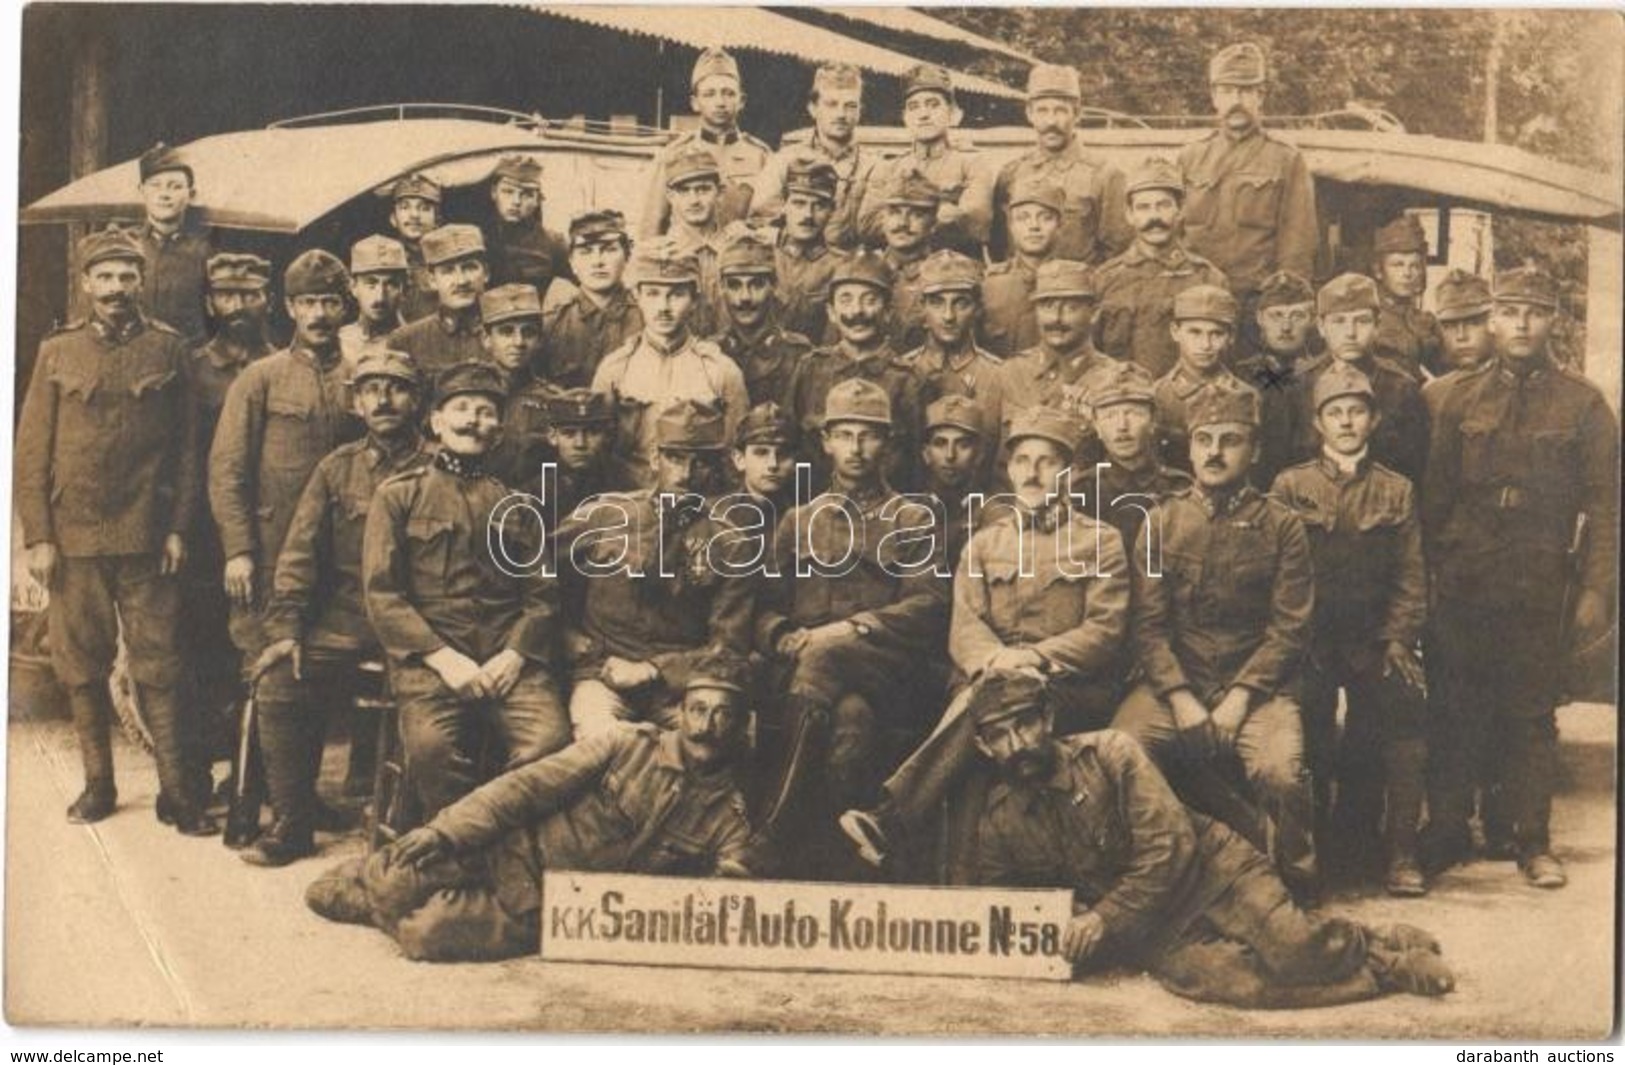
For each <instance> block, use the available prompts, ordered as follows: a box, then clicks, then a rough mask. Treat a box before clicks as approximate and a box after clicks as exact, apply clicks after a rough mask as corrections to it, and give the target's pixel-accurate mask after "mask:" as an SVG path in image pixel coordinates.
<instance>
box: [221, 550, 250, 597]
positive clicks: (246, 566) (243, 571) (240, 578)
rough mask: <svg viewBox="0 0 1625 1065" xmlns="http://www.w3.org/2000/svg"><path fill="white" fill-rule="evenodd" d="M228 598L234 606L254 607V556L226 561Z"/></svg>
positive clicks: (244, 556) (232, 558) (240, 556)
mask: <svg viewBox="0 0 1625 1065" xmlns="http://www.w3.org/2000/svg"><path fill="white" fill-rule="evenodd" d="M225 585H226V596H227V597H228V598H229V599H230V600H231V601H232V603H233V605H235V606H240V607H248V606H252V605H253V602H254V556H253V555H234V556H232V557H231V558H229V559H227V560H226V577H225Z"/></svg>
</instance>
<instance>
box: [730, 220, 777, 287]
mask: <svg viewBox="0 0 1625 1065" xmlns="http://www.w3.org/2000/svg"><path fill="white" fill-rule="evenodd" d="M717 272H718V273H719V274H720V275H721V276H723V277H730V276H731V277H760V276H763V275H769V276H771V275H773V274H776V273H778V265H777V262H776V261H775V258H774V255H773V245H771V244H769V243H768V242H767V241H765V240H763V239H762V238H760V237H758V236H757V235H756V234H754V233H752V232H751V231H750V230H748V229H746V230H744V231H742V232H739V233H735V234H734V235H733V239H731V240H729V241H728V243H727V244H725V245H723V248H722V254H721V255H719V256H717Z"/></svg>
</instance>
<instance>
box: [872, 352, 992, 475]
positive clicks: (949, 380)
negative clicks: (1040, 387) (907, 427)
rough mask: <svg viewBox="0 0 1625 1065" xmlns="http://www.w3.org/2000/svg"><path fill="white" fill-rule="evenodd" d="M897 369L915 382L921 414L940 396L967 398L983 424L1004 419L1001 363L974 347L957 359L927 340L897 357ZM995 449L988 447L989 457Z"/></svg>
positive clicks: (990, 423) (990, 424) (990, 354)
mask: <svg viewBox="0 0 1625 1065" xmlns="http://www.w3.org/2000/svg"><path fill="white" fill-rule="evenodd" d="M897 362H898V365H900V366H902V367H903V368H904V369H906V370H908V371H909V372H910V373H912V374H913V375H914V376H915V378H916V379H917V380H918V381H919V404H920V409H921V410H922V411H923V410H925V408H927V407H929V406H930V405H931V404H933V403H935V402H936V401H937V400H939V399H941V398H942V397H943V396H967V397H969V398H971V399H974V400H975V401H976V403H977V405H978V406H979V407H981V408H982V417H983V418H984V419H985V422H984V424H986V425H988V426H990V427H991V426H996V425H1000V424H1002V423H1003V419H1004V360H1003V359H1001V358H999V357H998V356H997V355H994V354H992V353H991V352H987V351H983V350H982V349H981V348H979V347H977V346H976V345H975V344H972V345H970V347H969V349H968V350H967V351H966V352H964V353H963V354H962V355H960V356H959V357H958V358H957V359H950V358H949V356H948V355H947V354H946V353H945V352H944V351H943V350H942V349H941V347H939V346H938V344H937V342H936V341H935V340H934V339H932V338H930V337H927V338H926V341H925V343H924V344H922V345H920V346H919V347H917V348H915V349H914V350H913V351H911V352H909V353H908V354H906V355H901V356H899V357H898V360H897ZM997 450H998V449H997V447H989V448H988V452H989V454H991V453H992V452H994V451H997Z"/></svg>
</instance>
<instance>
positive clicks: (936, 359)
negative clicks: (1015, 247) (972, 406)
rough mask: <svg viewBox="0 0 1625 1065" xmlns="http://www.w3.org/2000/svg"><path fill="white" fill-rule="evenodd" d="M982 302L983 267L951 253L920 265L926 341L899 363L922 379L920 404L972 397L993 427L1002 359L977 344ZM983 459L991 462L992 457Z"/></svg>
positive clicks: (997, 419) (999, 412)
mask: <svg viewBox="0 0 1625 1065" xmlns="http://www.w3.org/2000/svg"><path fill="white" fill-rule="evenodd" d="M981 297H982V264H981V263H979V262H977V261H976V260H975V259H971V258H967V257H966V256H963V255H961V254H959V253H958V252H956V251H947V250H944V251H939V252H937V253H935V254H934V255H932V256H930V257H929V258H927V259H926V260H925V261H924V262H923V263H921V264H920V301H921V304H922V305H923V308H924V312H925V314H924V317H925V342H924V343H923V344H921V345H920V346H919V347H917V348H915V349H913V350H912V351H909V352H908V353H907V354H905V355H903V356H902V358H901V359H900V360H899V361H900V362H901V364H902V365H904V366H906V367H908V369H909V370H910V371H911V372H912V373H913V374H914V375H915V377H917V378H918V379H919V382H920V403H921V404H922V405H924V404H929V403H932V402H934V401H935V400H937V399H938V398H940V397H942V396H968V397H970V398H971V399H974V400H976V402H977V403H978V405H979V406H980V407H981V408H982V411H983V413H984V414H986V416H987V417H988V419H989V424H990V425H999V424H1001V423H1002V420H1003V417H1004V402H1003V388H1004V376H1003V371H1002V369H1001V367H1002V366H1003V363H1004V360H1003V359H1000V358H999V357H998V356H997V355H994V354H992V353H991V352H988V351H984V350H982V348H980V347H978V346H977V344H976V324H977V321H978V320H979V319H980V318H981V316H982V301H981ZM990 450H991V449H990ZM984 459H985V463H986V462H991V461H992V455H986V456H984ZM985 463H984V465H985Z"/></svg>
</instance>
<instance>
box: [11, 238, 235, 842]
mask: <svg viewBox="0 0 1625 1065" xmlns="http://www.w3.org/2000/svg"><path fill="white" fill-rule="evenodd" d="M75 253H76V256H77V261H78V263H79V267H80V271H81V273H80V287H81V289H82V291H83V293H84V296H85V299H86V302H87V304H88V305H89V306H90V309H91V317H90V318H89V319H87V320H85V321H76V322H74V323H72V324H70V325H68V326H66V327H64V328H63V329H61V330H58V331H57V332H54V333H52V334H51V335H50V336H48V337H46V338H45V341H44V342H43V343H42V344H41V345H40V351H39V357H38V359H37V360H36V361H35V363H34V373H33V377H32V378H31V380H30V381H29V387H28V397H27V399H25V400H24V402H23V408H22V414H21V418H20V420H19V423H18V427H17V440H16V448H17V453H16V459H15V461H16V467H15V477H16V497H15V498H16V506H17V515H18V518H19V519H20V520H21V523H22V535H23V542H24V544H25V546H26V548H27V555H26V564H27V566H28V572H29V574H30V576H32V577H33V578H34V580H36V581H38V582H39V584H40V585H41V586H42V587H44V588H46V589H48V591H49V593H50V606H49V607H48V610H49V613H48V615H47V617H48V619H49V620H48V624H49V626H50V636H51V639H50V644H51V666H52V668H53V669H54V671H55V672H56V675H57V679H58V680H59V681H60V682H61V683H62V686H63V688H65V689H66V690H67V696H68V705H69V707H70V709H71V710H72V713H73V724H74V732H75V734H76V736H77V737H78V740H79V755H80V758H81V760H82V762H83V766H84V776H85V787H84V791H83V792H82V793H81V794H80V795H79V797H78V798H77V799H75V800H74V802H73V805H71V806H69V807H68V820H69V821H71V822H73V823H74V824H90V823H92V822H95V821H100V820H102V819H103V818H105V817H107V816H108V815H109V814H111V813H112V812H113V810H114V808H115V806H116V805H117V802H118V791H117V789H116V788H115V786H114V782H113V748H112V737H111V735H110V732H109V728H110V725H111V722H112V716H113V707H112V705H111V704H110V702H109V692H108V686H107V685H108V678H109V676H110V675H111V673H112V669H113V656H114V653H115V651H116V648H117V641H118V635H119V632H120V631H121V630H122V631H123V633H124V640H125V644H126V647H127V649H128V652H129V669H130V677H131V680H132V681H133V682H134V686H135V690H136V693H137V695H138V697H139V700H140V705H141V709H142V714H143V717H144V719H145V721H146V724H147V728H148V731H149V732H150V733H151V735H152V740H153V753H154V757H155V758H156V761H157V763H158V785H159V789H160V791H159V796H158V806H159V811H158V812H159V814H160V819H161V820H166V821H169V822H171V823H173V824H174V825H175V826H176V828H178V829H179V830H180V831H181V832H182V833H183V834H185V835H193V836H201V835H208V834H210V833H213V832H217V831H219V826H217V825H216V824H215V822H214V821H213V820H212V819H211V818H210V817H209V816H208V815H207V814H205V813H204V812H203V802H204V801H205V799H206V796H203V795H200V794H197V793H196V787H197V780H196V772H197V767H196V766H195V764H194V758H195V753H196V752H195V751H194V749H193V748H194V738H195V735H196V731H197V727H196V725H195V724H194V723H193V721H192V718H191V715H190V714H189V713H188V712H187V706H186V704H185V703H184V702H182V700H180V699H179V698H177V686H178V684H179V683H180V673H181V659H180V655H179V654H178V653H177V643H176V641H177V631H176V625H177V621H178V619H179V615H180V610H181V600H180V596H181V583H180V580H179V574H180V572H181V568H182V566H183V565H184V563H185V561H186V541H185V537H186V534H187V532H188V531H189V530H190V529H191V528H192V518H193V511H194V508H195V507H196V506H197V495H198V484H199V480H200V478H199V477H198V473H197V460H198V455H197V444H196V441H195V432H196V429H195V426H196V406H195V400H194V397H193V395H192V392H191V389H190V388H189V386H188V379H189V370H190V366H189V363H190V361H191V360H190V357H189V356H188V354H187V350H186V342H185V340H184V339H182V337H181V336H180V334H178V333H177V332H175V330H173V329H171V328H170V327H169V326H168V325H165V324H164V323H162V322H159V321H157V320H155V319H152V318H148V317H146V316H144V315H143V314H142V313H141V302H140V300H141V285H142V277H143V274H142V270H143V267H144V263H145V257H144V253H143V252H142V250H141V245H140V244H139V243H138V242H137V241H136V240H135V239H134V238H133V237H132V236H131V235H130V234H128V233H126V232H123V231H121V230H117V229H108V230H107V231H105V232H98V233H92V234H90V235H89V236H87V237H85V238H84V239H83V240H81V241H79V243H78V246H77V247H76V248H75Z"/></svg>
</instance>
